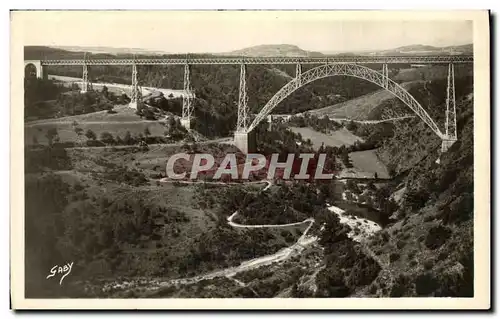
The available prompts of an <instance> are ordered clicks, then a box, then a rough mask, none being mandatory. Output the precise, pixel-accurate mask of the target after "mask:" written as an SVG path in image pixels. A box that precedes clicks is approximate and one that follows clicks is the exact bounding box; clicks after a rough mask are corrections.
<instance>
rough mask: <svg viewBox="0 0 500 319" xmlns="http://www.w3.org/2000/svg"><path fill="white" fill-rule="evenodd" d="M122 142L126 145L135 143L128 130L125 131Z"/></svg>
mask: <svg viewBox="0 0 500 319" xmlns="http://www.w3.org/2000/svg"><path fill="white" fill-rule="evenodd" d="M123 142H124V143H125V144H127V145H132V144H134V143H135V141H134V139H133V138H132V134H130V131H127V133H125V137H124V138H123Z"/></svg>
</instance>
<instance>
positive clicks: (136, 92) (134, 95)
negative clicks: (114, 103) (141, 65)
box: [130, 64, 139, 103]
mask: <svg viewBox="0 0 500 319" xmlns="http://www.w3.org/2000/svg"><path fill="white" fill-rule="evenodd" d="M138 95H139V89H138V83H137V65H136V64H132V94H131V97H130V102H132V103H133V102H138V99H139V96H138Z"/></svg>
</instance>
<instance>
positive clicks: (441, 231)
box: [425, 225, 451, 250]
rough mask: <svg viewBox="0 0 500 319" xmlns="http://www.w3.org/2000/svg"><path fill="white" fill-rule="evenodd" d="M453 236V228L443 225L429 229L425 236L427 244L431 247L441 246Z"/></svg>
mask: <svg viewBox="0 0 500 319" xmlns="http://www.w3.org/2000/svg"><path fill="white" fill-rule="evenodd" d="M450 236H451V229H449V228H448V227H444V226H442V225H438V226H434V227H432V228H431V229H429V232H428V233H427V236H426V237H425V246H426V247H427V248H429V249H432V250H434V249H437V248H439V247H441V246H442V245H443V244H444V243H445V242H446V241H447V240H448V238H450Z"/></svg>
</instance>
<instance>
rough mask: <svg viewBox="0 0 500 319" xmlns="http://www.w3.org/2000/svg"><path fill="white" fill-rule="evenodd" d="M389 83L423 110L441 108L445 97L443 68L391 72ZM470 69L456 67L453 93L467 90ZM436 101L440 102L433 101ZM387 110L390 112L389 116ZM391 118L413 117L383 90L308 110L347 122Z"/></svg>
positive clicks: (393, 97)
mask: <svg viewBox="0 0 500 319" xmlns="http://www.w3.org/2000/svg"><path fill="white" fill-rule="evenodd" d="M391 71H392V73H393V75H391V79H392V80H394V81H395V82H398V83H399V84H400V85H401V86H402V87H403V88H405V89H406V90H408V91H409V92H410V94H412V95H413V96H414V97H415V99H416V100H417V101H418V102H419V103H420V104H421V105H422V107H424V108H425V109H428V108H432V107H434V106H436V105H438V104H440V103H441V102H442V101H443V100H442V98H444V94H445V93H446V78H447V76H448V69H447V67H446V66H428V67H421V68H420V67H419V68H402V69H392V70H391ZM472 76H473V69H472V67H469V66H457V67H455V87H456V90H462V89H466V90H470V89H471V87H472ZM436 97H439V100H436ZM388 110H391V111H390V112H389V111H388ZM388 112H389V113H390V114H393V115H396V114H397V115H398V116H402V115H404V114H412V112H411V110H410V109H408V108H407V107H406V106H405V105H404V104H403V103H402V102H401V101H399V99H397V98H396V97H395V96H394V95H393V94H392V93H390V92H389V91H387V90H385V89H379V90H376V91H374V92H370V93H367V94H365V95H362V96H358V97H356V98H353V99H350V100H347V101H345V102H341V103H337V104H334V105H330V106H327V107H324V108H320V109H316V110H311V111H310V113H311V114H314V115H316V116H319V117H321V116H325V115H327V116H329V117H337V118H349V119H353V120H379V119H382V118H386V117H392V116H389V114H388Z"/></svg>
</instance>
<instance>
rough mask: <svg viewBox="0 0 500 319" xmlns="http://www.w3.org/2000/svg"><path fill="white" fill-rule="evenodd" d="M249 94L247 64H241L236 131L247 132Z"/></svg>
mask: <svg viewBox="0 0 500 319" xmlns="http://www.w3.org/2000/svg"><path fill="white" fill-rule="evenodd" d="M248 122H249V120H248V96H247V83H246V66H245V64H241V66H240V89H239V95H238V120H237V122H236V132H245V131H246V129H247V125H248Z"/></svg>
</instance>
